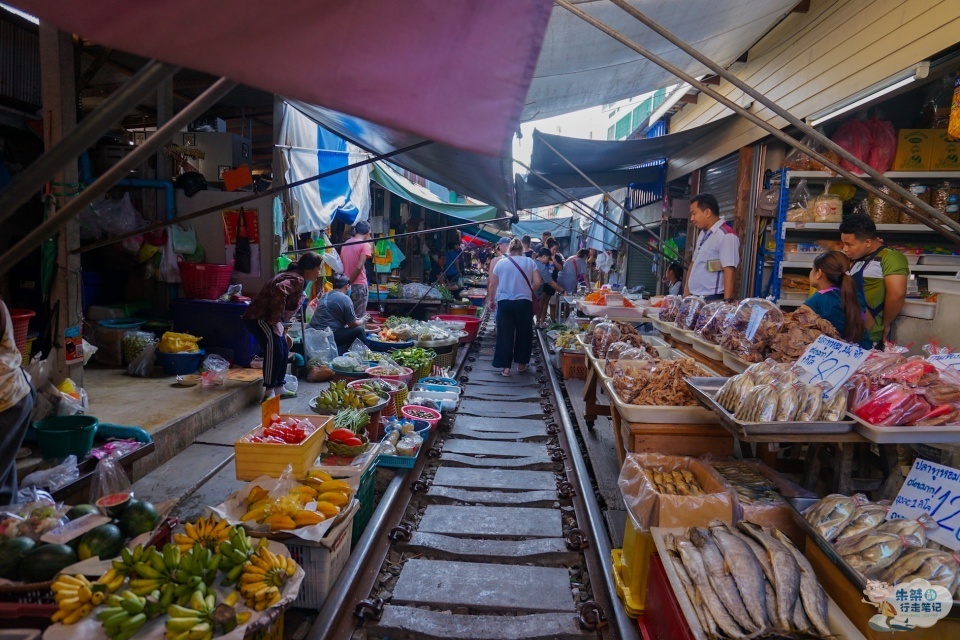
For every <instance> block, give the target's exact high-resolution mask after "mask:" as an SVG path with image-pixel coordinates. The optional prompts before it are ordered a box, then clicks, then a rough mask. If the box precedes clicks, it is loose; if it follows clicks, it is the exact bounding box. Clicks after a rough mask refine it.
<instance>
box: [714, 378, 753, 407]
mask: <svg viewBox="0 0 960 640" xmlns="http://www.w3.org/2000/svg"><path fill="white" fill-rule="evenodd" d="M755 385H756V382H754V378H753V374H752V373H749V372H745V373H741V374H739V375H735V376H733V377H732V378H727V381H726V382H724V383H723V386H722V387H720V390H719V391H718V392H717V395H716V400H717V403H719V404H720V406H721V407H723V408H724V409H726V410H727V411H733V410H734V409H735V408H736V407H737V405H738V404H740V400H741V399H742V398H743V396H744V395H746V393H747V391H749V390H750V389H752V388H753V387H754V386H755Z"/></svg>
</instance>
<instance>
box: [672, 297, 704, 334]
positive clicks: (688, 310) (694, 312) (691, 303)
mask: <svg viewBox="0 0 960 640" xmlns="http://www.w3.org/2000/svg"><path fill="white" fill-rule="evenodd" d="M704 304H706V302H705V301H704V299H703V298H702V297H701V296H687V297H685V298H684V299H683V300H681V301H680V307H679V308H678V309H677V320H676V322H677V326H678V327H680V328H681V329H693V328H694V326H695V325H696V323H697V317H698V316H699V315H700V309H702V308H703V305H704Z"/></svg>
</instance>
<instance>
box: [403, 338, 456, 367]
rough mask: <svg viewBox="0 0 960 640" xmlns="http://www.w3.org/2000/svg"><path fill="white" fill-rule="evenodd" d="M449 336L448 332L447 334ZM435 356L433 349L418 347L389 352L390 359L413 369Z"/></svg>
mask: <svg viewBox="0 0 960 640" xmlns="http://www.w3.org/2000/svg"><path fill="white" fill-rule="evenodd" d="M448 337H449V334H448ZM420 339H421V340H441V339H442V338H422V337H421V338H420ZM436 357H437V353H436V351H434V350H433V349H422V348H420V347H407V348H406V349H396V350H394V351H392V352H391V353H390V359H391V360H393V361H394V362H396V363H397V364H399V365H401V366H403V367H409V368H410V369H413V370H414V371H416V370H418V369H419V368H420V367H423V366H425V365H428V364H430V363H432V362H433V361H434V360H435V359H436Z"/></svg>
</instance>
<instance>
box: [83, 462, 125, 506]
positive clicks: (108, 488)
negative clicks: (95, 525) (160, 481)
mask: <svg viewBox="0 0 960 640" xmlns="http://www.w3.org/2000/svg"><path fill="white" fill-rule="evenodd" d="M121 494H127V496H129V497H131V498H132V497H133V487H132V486H131V484H130V478H128V477H127V473H126V471H124V470H123V466H122V465H121V464H120V456H119V455H118V454H116V453H113V454H110V455H109V456H107V457H106V458H104V459H102V460H101V461H100V462H98V463H97V468H96V470H95V471H94V472H93V480H92V481H91V482H90V499H89V500H88V502H89V503H90V504H96V502H97V500H99V499H100V498H103V497H105V496H116V497H117V499H116V501H117V503H120V502H121V500H120V496H121Z"/></svg>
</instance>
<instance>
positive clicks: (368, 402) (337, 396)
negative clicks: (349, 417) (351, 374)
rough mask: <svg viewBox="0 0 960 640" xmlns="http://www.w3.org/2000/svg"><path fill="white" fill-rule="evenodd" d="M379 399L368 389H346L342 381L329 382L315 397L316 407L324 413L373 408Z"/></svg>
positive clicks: (345, 384)
mask: <svg viewBox="0 0 960 640" xmlns="http://www.w3.org/2000/svg"><path fill="white" fill-rule="evenodd" d="M380 400H381V398H380V396H379V395H377V394H376V393H375V392H373V391H370V390H369V389H359V390H358V389H354V388H353V387H348V386H347V383H346V382H344V381H343V380H339V381H337V382H331V383H330V386H329V387H328V388H327V389H325V390H324V391H323V392H322V393H321V394H320V395H318V396H317V397H316V400H315V402H316V405H317V407H319V408H320V409H323V410H324V411H337V410H339V409H363V408H365V407H372V406H375V405H376V404H378V403H379V402H380Z"/></svg>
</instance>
